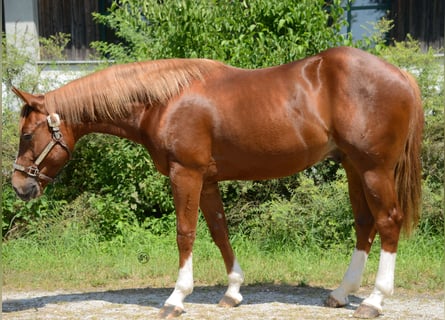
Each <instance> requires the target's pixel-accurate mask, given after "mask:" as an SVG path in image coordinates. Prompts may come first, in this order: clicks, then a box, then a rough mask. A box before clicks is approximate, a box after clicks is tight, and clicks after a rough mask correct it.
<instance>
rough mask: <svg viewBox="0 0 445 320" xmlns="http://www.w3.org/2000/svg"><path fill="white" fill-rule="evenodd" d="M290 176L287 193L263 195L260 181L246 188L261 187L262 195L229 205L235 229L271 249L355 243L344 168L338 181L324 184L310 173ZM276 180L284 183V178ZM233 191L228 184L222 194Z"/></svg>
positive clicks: (232, 224) (259, 188) (323, 246)
mask: <svg viewBox="0 0 445 320" xmlns="http://www.w3.org/2000/svg"><path fill="white" fill-rule="evenodd" d="M286 180H287V181H286V182H287V184H286V183H285V184H284V185H287V186H291V187H290V188H288V189H287V192H286V193H287V196H286V195H282V194H281V193H279V192H276V191H275V192H271V193H267V192H264V193H263V192H261V191H262V188H261V187H259V186H258V184H256V183H253V185H254V187H252V189H251V190H249V187H247V188H246V186H245V188H246V189H245V190H246V191H245V192H246V194H248V193H249V192H253V191H254V190H259V191H260V194H262V195H263V196H262V198H260V199H259V198H258V197H252V198H250V199H249V197H245V198H244V199H238V201H237V204H236V205H235V206H234V207H231V208H230V209H229V211H228V219H229V224H230V227H231V229H232V231H233V232H234V233H235V234H243V235H245V236H247V237H249V238H251V239H252V240H253V241H255V242H256V243H258V244H260V245H261V247H262V248H264V250H266V251H269V250H270V251H274V250H278V249H279V248H281V249H283V250H287V249H291V248H297V247H318V248H325V249H326V248H331V247H335V246H337V245H340V246H344V245H345V244H349V245H351V246H352V245H353V241H354V236H353V224H354V220H353V215H352V212H351V209H350V204H349V198H348V192H347V182H346V177H345V174H344V171H343V170H341V171H339V172H338V176H337V179H336V180H334V181H332V182H326V183H324V184H322V185H316V184H315V182H314V180H313V179H311V178H308V177H306V176H305V175H297V176H294V177H290V178H287V179H286ZM271 182H274V183H275V184H276V185H277V186H279V185H280V181H279V180H271ZM226 184H229V183H226ZM255 184H256V185H255ZM229 189H230V185H228V186H225V188H224V189H223V194H225V192H224V191H226V190H229ZM258 201H259V202H258ZM232 205H233V203H232Z"/></svg>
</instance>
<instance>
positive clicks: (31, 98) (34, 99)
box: [12, 87, 48, 114]
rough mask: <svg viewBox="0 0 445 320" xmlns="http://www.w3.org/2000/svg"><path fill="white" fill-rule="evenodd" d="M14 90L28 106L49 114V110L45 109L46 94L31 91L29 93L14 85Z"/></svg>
mask: <svg viewBox="0 0 445 320" xmlns="http://www.w3.org/2000/svg"><path fill="white" fill-rule="evenodd" d="M12 92H14V93H15V95H16V96H17V97H19V98H20V99H22V100H23V102H24V103H26V104H27V105H28V106H30V107H31V108H32V109H34V110H36V111H38V112H40V113H43V114H48V111H46V109H45V96H44V95H41V94H39V95H34V94H31V93H27V92H24V91H21V90H19V89H17V88H16V87H12Z"/></svg>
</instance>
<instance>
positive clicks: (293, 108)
mask: <svg viewBox="0 0 445 320" xmlns="http://www.w3.org/2000/svg"><path fill="white" fill-rule="evenodd" d="M13 91H14V92H15V93H16V94H17V95H18V96H19V97H20V98H21V99H22V100H23V101H24V102H25V105H24V107H23V109H22V111H21V122H20V133H21V137H20V146H19V151H18V156H17V160H16V162H15V164H14V169H15V171H14V173H13V176H12V184H13V186H14V189H15V191H16V192H17V194H18V196H19V197H20V198H22V199H23V200H29V199H32V198H35V197H37V196H39V195H40V194H41V193H42V190H43V188H44V187H45V186H46V185H47V184H48V183H49V182H50V181H51V180H52V179H53V178H54V177H55V176H56V174H57V172H58V171H59V170H60V169H61V168H62V167H63V166H64V164H65V163H66V162H67V161H68V160H69V159H70V156H71V151H72V150H73V149H74V145H75V143H76V141H78V140H79V138H81V137H82V136H84V135H86V134H88V133H91V132H100V133H108V134H112V135H116V136H120V137H124V138H128V139H131V140H133V141H135V142H137V143H140V144H142V145H144V146H145V147H146V148H147V150H148V152H149V153H150V155H151V157H152V159H153V162H154V164H155V166H156V168H157V169H158V170H159V171H160V172H161V173H162V174H164V175H167V176H168V177H169V178H170V181H171V188H172V193H173V198H174V203H175V208H176V218H177V245H178V249H179V276H178V279H177V282H176V286H175V288H174V291H173V292H172V294H171V295H170V297H169V298H168V299H167V300H166V302H165V304H164V306H163V307H162V308H161V310H160V317H163V318H171V317H174V316H178V315H180V314H181V313H182V312H183V311H184V305H183V301H184V299H185V297H186V296H187V295H188V294H190V293H191V292H192V290H193V268H192V248H193V242H194V240H195V235H196V225H197V220H198V208H201V210H202V213H203V215H204V217H205V219H206V221H207V225H208V227H209V229H210V232H211V235H212V238H213V240H214V241H215V243H216V245H217V246H218V248H219V249H220V251H221V254H222V257H223V259H224V263H225V267H226V270H227V274H228V289H227V292H226V293H225V295H224V296H223V298H222V300H221V301H220V305H222V306H226V307H233V306H236V305H238V304H240V303H241V301H242V299H243V298H242V296H241V294H240V286H241V284H242V282H243V272H242V270H241V268H240V266H239V264H238V262H237V260H236V258H235V255H234V252H233V250H232V247H231V245H230V243H229V237H228V230H227V222H226V217H225V214H224V209H223V204H222V201H221V196H220V192H219V190H218V181H222V180H229V179H238V180H248V179H249V180H250V179H251V180H260V179H270V178H277V177H284V176H287V175H290V174H293V173H296V172H298V171H301V170H303V169H306V168H308V167H310V166H312V165H313V164H315V163H317V162H319V161H321V160H323V159H325V158H326V157H334V158H335V159H338V161H340V162H341V163H342V165H343V167H344V168H345V170H346V174H347V178H348V184H349V194H350V200H351V204H352V209H353V212H354V218H355V229H356V233H357V243H356V248H355V249H354V252H353V254H352V259H351V262H350V265H349V268H348V269H347V271H346V274H345V275H344V278H343V281H342V282H341V284H340V286H339V287H338V288H337V289H335V290H334V291H332V292H331V293H330V295H329V297H328V298H327V300H326V305H328V306H330V307H341V306H345V305H346V304H348V295H349V294H350V293H351V292H354V291H355V290H357V289H358V288H359V286H360V282H361V277H362V273H363V269H364V267H365V263H366V260H367V257H368V254H369V250H370V248H371V245H372V243H373V240H374V238H375V236H376V234H377V233H379V235H380V238H381V251H380V264H379V268H378V272H377V277H376V281H375V288H374V290H373V292H372V293H371V295H370V296H369V297H367V298H366V299H365V300H364V301H363V302H362V304H361V305H360V306H359V308H358V309H357V310H356V311H355V316H357V317H368V318H369V317H377V316H378V315H379V314H380V313H381V312H382V305H383V300H384V298H385V297H386V296H388V295H391V294H392V292H393V288H394V269H395V260H396V252H397V244H398V240H399V235H400V231H401V229H402V228H404V229H406V230H407V231H408V232H409V231H410V230H411V229H412V228H413V227H414V226H415V224H416V223H417V221H418V219H419V214H418V211H419V198H420V170H421V168H420V159H419V158H420V144H421V134H422V129H423V111H422V105H421V99H420V92H419V89H418V86H417V84H416V82H415V80H414V79H413V78H412V77H411V76H410V75H408V74H407V73H406V72H404V71H401V70H399V69H398V68H396V67H394V66H392V65H390V64H388V63H386V62H384V61H382V60H380V59H379V58H377V57H374V56H373V55H370V54H368V53H365V52H363V51H361V50H358V49H352V48H347V47H340V48H333V49H329V50H327V51H324V52H322V53H320V54H318V55H315V56H313V57H309V58H306V59H303V60H300V61H296V62H293V63H288V64H285V65H282V66H276V67H271V68H265V69H259V70H244V69H238V68H234V67H230V66H227V65H225V64H222V63H220V62H216V61H211V60H205V59H170V60H159V61H148V62H136V63H130V64H124V65H116V66H112V67H110V68H107V69H105V70H102V71H99V72H96V73H94V74H91V75H88V76H86V77H83V78H81V79H78V80H75V81H73V82H71V83H69V84H67V85H65V86H63V87H61V88H59V89H57V90H54V91H51V92H48V93H46V94H45V95H32V94H29V93H25V92H22V91H20V90H18V89H13Z"/></svg>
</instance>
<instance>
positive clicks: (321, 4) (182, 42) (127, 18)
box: [93, 0, 343, 67]
mask: <svg viewBox="0 0 445 320" xmlns="http://www.w3.org/2000/svg"><path fill="white" fill-rule="evenodd" d="M342 14H343V9H342V8H341V6H340V1H337V0H335V1H332V4H331V5H329V6H328V5H327V4H326V1H324V0H316V1H313V0H299V1H291V0H286V1H278V2H271V1H268V0H252V1H217V0H214V1H192V0H183V1H171V0H168V1H161V2H160V1H156V0H150V1H145V0H144V1H142V0H121V1H116V2H114V3H113V5H112V7H111V9H110V10H109V12H108V14H106V15H100V14H95V18H96V20H97V21H98V22H100V23H103V24H105V25H107V26H108V27H110V28H111V29H113V30H114V31H115V33H116V35H117V36H118V37H120V38H121V39H122V42H121V43H117V44H109V43H104V42H96V43H95V44H94V45H93V46H94V47H95V49H96V50H97V51H98V52H100V53H101V54H102V55H103V56H105V57H107V58H111V59H114V60H116V61H120V62H122V61H134V60H144V59H159V58H169V57H177V58H181V57H187V58H193V57H202V58H211V59H216V60H220V61H225V62H227V63H229V64H232V65H236V66H240V67H261V66H270V65H275V64H282V63H285V62H289V61H293V60H296V59H298V58H302V57H304V56H307V55H311V54H314V53H317V52H319V51H321V50H323V49H326V48H328V47H331V46H335V45H338V44H339V43H341V42H342V37H341V36H340V33H339V31H340V28H341V26H342V23H343V20H342Z"/></svg>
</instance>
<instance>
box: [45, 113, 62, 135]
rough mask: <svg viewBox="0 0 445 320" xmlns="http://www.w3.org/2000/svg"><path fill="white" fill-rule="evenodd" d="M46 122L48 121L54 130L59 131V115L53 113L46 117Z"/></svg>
mask: <svg viewBox="0 0 445 320" xmlns="http://www.w3.org/2000/svg"><path fill="white" fill-rule="evenodd" d="M46 121H48V125H49V126H50V127H51V128H53V129H54V130H57V131H58V130H59V126H60V117H59V115H58V114H57V113H51V114H50V115H49V116H47V117H46Z"/></svg>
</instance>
